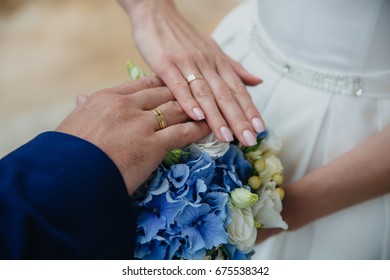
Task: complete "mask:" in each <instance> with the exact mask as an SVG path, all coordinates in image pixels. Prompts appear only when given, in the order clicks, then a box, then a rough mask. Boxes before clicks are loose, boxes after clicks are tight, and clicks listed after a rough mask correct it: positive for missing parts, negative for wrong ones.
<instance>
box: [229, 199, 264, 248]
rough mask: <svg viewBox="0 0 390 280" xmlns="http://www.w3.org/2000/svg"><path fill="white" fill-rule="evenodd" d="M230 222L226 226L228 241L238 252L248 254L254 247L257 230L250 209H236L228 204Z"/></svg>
mask: <svg viewBox="0 0 390 280" xmlns="http://www.w3.org/2000/svg"><path fill="white" fill-rule="evenodd" d="M229 208H230V211H231V218H232V221H231V223H230V224H229V225H228V232H229V241H230V243H231V244H233V245H235V246H236V247H237V249H238V250H240V251H242V252H244V253H245V254H246V253H249V252H251V251H252V250H253V248H254V247H255V242H256V237H257V229H256V227H255V221H254V219H253V213H252V209H251V208H250V207H247V208H242V209H240V208H236V207H234V206H233V205H232V204H231V203H229Z"/></svg>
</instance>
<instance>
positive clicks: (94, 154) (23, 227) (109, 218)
mask: <svg viewBox="0 0 390 280" xmlns="http://www.w3.org/2000/svg"><path fill="white" fill-rule="evenodd" d="M134 236H135V210H134V208H133V207H132V204H131V201H130V199H129V195H128V193H127V191H126V187H125V184H124V181H123V178H122V176H121V174H120V173H119V170H118V169H117V167H116V166H115V164H114V163H113V162H112V160H111V159H110V158H109V157H108V156H107V155H106V154H105V153H104V152H102V151H101V150H100V149H99V148H98V147H96V146H94V145H93V144H91V143H89V142H87V141H85V140H83V139H80V138H77V137H74V136H71V135H68V134H64V133H59V132H45V133H42V134H40V135H38V136H37V137H36V138H35V139H33V140H31V141H30V142H28V143H27V144H25V145H24V146H22V147H20V148H18V149H17V150H15V151H14V152H12V153H10V154H9V155H7V156H6V157H4V158H3V159H1V160H0V259H131V258H132V257H133V250H134V248H133V246H134V238H135V237H134Z"/></svg>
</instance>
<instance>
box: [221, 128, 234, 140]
mask: <svg viewBox="0 0 390 280" xmlns="http://www.w3.org/2000/svg"><path fill="white" fill-rule="evenodd" d="M219 131H220V132H221V135H222V137H223V139H224V140H225V141H226V142H231V141H233V134H232V132H231V131H230V129H229V128H227V127H226V126H222V127H221V128H220V129H219Z"/></svg>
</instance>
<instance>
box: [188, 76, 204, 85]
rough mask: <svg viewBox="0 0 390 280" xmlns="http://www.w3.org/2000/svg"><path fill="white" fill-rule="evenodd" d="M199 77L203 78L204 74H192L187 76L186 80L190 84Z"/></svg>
mask: <svg viewBox="0 0 390 280" xmlns="http://www.w3.org/2000/svg"><path fill="white" fill-rule="evenodd" d="M197 79H203V76H202V74H190V75H188V76H187V78H186V82H187V83H188V84H189V83H191V82H192V81H195V80H197Z"/></svg>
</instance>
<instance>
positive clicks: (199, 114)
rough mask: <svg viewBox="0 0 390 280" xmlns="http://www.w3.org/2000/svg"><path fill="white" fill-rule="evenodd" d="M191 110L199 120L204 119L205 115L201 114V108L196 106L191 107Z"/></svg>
mask: <svg viewBox="0 0 390 280" xmlns="http://www.w3.org/2000/svg"><path fill="white" fill-rule="evenodd" d="M192 112H193V113H194V115H195V117H196V118H197V119H198V120H199V121H200V120H204V119H205V116H204V114H203V111H202V110H201V109H199V108H198V107H195V108H194V109H192Z"/></svg>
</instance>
